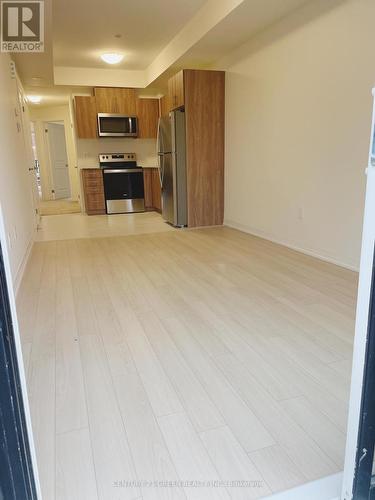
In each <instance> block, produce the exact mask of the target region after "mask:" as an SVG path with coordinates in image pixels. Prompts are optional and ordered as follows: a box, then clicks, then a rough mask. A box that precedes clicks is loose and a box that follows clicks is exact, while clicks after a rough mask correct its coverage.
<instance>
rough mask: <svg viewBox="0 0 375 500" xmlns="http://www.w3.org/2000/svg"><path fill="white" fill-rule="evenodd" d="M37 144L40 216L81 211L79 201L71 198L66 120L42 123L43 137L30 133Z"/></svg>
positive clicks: (35, 153) (35, 158) (33, 131)
mask: <svg viewBox="0 0 375 500" xmlns="http://www.w3.org/2000/svg"><path fill="white" fill-rule="evenodd" d="M31 135H32V142H33V144H34V145H35V147H34V148H33V151H34V161H35V166H36V167H35V168H36V170H37V187H38V193H39V198H40V200H39V212H40V215H42V216H45V215H61V214H70V213H78V212H80V211H81V209H80V205H79V202H78V201H76V200H75V199H72V191H73V190H72V186H71V178H70V175H71V174H70V168H69V167H70V165H69V163H70V160H69V155H68V150H67V139H66V130H65V123H64V121H63V120H56V121H45V122H43V123H42V134H40V133H39V135H38V133H37V132H36V129H35V126H34V127H32V131H31Z"/></svg>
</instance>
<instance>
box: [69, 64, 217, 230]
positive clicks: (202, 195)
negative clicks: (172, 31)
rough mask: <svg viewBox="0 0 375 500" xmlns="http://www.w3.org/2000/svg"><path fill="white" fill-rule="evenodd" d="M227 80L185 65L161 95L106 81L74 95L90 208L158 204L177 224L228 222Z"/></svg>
mask: <svg viewBox="0 0 375 500" xmlns="http://www.w3.org/2000/svg"><path fill="white" fill-rule="evenodd" d="M224 80H225V73H224V72H221V71H208V70H181V71H179V72H178V73H176V75H174V76H173V77H171V78H170V79H169V81H168V93H167V94H166V95H165V96H163V97H161V98H142V97H138V96H137V94H136V90H135V89H129V88H103V87H100V88H98V87H95V88H94V89H93V95H90V96H81V95H80V96H75V97H74V107H75V119H76V133H77V157H78V166H79V168H80V173H81V180H82V184H81V186H82V193H83V199H84V202H85V205H84V207H85V211H86V213H87V215H105V214H108V215H110V214H119V213H135V212H136V213H138V212H143V211H157V212H160V213H161V214H162V216H163V219H164V220H165V221H166V222H168V223H170V224H171V225H173V226H176V227H185V226H187V227H198V226H213V225H220V224H222V222H223V209H224V200H223V198H224V99H225V90H224V87H225V82H224ZM203 136H205V139H204V141H202V137H203ZM124 148H126V150H124ZM88 150H89V151H88Z"/></svg>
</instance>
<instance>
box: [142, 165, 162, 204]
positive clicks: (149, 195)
mask: <svg viewBox="0 0 375 500" xmlns="http://www.w3.org/2000/svg"><path fill="white" fill-rule="evenodd" d="M143 179H144V185H145V208H146V209H147V210H156V211H157V212H161V187H160V178H159V169H158V168H145V169H144V170H143Z"/></svg>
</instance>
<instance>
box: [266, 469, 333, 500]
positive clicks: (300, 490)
mask: <svg viewBox="0 0 375 500" xmlns="http://www.w3.org/2000/svg"><path fill="white" fill-rule="evenodd" d="M342 481H343V473H342V472H340V473H339V474H334V475H332V476H328V477H324V478H323V479H318V480H317V481H313V482H311V483H307V484H303V485H302V486H298V487H297V488H293V489H291V490H288V491H284V492H283V493H276V494H275V495H271V496H269V497H266V498H265V499H264V500H302V499H303V500H339V499H340V495H341V487H342Z"/></svg>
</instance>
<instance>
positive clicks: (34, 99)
mask: <svg viewBox="0 0 375 500" xmlns="http://www.w3.org/2000/svg"><path fill="white" fill-rule="evenodd" d="M27 100H28V101H29V102H32V103H33V104H40V102H41V100H42V96H41V95H28V96H27Z"/></svg>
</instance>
